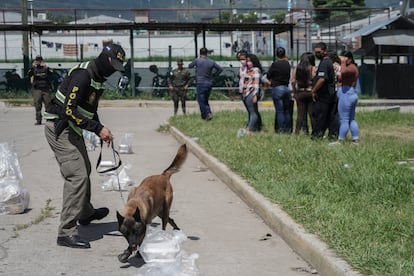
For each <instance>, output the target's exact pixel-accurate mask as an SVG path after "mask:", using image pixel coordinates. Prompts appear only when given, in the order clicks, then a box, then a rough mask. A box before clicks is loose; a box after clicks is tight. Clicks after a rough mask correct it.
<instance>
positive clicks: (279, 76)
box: [267, 47, 292, 133]
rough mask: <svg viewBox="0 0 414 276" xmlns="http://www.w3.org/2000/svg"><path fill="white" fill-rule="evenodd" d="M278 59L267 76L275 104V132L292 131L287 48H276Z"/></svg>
mask: <svg viewBox="0 0 414 276" xmlns="http://www.w3.org/2000/svg"><path fill="white" fill-rule="evenodd" d="M276 56H277V59H278V60H277V61H276V62H273V63H272V65H271V66H270V68H269V71H268V72H267V78H268V79H269V81H270V82H271V86H272V99H273V104H274V106H275V110H276V112H275V123H274V125H275V132H279V133H291V131H292V115H291V112H290V111H291V102H292V95H291V91H290V89H289V86H288V85H289V82H290V64H289V61H288V58H287V56H286V50H285V49H284V48H282V47H278V48H277V49H276Z"/></svg>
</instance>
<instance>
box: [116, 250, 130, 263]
mask: <svg viewBox="0 0 414 276" xmlns="http://www.w3.org/2000/svg"><path fill="white" fill-rule="evenodd" d="M129 256H131V253H130V252H129V251H128V250H125V251H124V253H122V254H119V255H118V260H119V261H120V262H121V263H126V262H127V261H128V258H129Z"/></svg>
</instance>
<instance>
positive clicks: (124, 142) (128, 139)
mask: <svg viewBox="0 0 414 276" xmlns="http://www.w3.org/2000/svg"><path fill="white" fill-rule="evenodd" d="M133 137H134V134H132V133H125V134H124V135H123V136H122V138H121V142H120V144H119V153H127V154H128V153H133V151H132V138H133Z"/></svg>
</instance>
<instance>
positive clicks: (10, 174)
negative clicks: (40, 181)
mask: <svg viewBox="0 0 414 276" xmlns="http://www.w3.org/2000/svg"><path fill="white" fill-rule="evenodd" d="M2 178H11V179H22V178H23V175H22V171H21V170H20V165H19V159H17V154H16V151H15V150H14V147H13V146H12V145H10V144H9V143H0V179H2Z"/></svg>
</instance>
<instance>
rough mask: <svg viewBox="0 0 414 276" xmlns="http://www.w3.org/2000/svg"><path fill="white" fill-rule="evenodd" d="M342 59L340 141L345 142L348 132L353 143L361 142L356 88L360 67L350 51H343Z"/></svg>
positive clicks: (339, 100)
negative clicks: (357, 116) (356, 117)
mask: <svg viewBox="0 0 414 276" xmlns="http://www.w3.org/2000/svg"><path fill="white" fill-rule="evenodd" d="M340 59H341V75H340V82H341V86H340V87H339V89H338V94H337V95H338V113H339V123H340V126H339V136H338V141H339V142H340V143H343V142H344V141H345V138H346V135H347V133H348V131H350V132H351V135H352V142H354V143H358V142H359V127H358V124H357V122H356V121H355V111H356V106H357V104H358V94H357V93H356V90H355V87H356V85H357V81H358V67H357V66H356V64H355V61H354V57H353V55H352V53H351V52H350V51H343V52H342V53H341V55H340Z"/></svg>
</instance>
